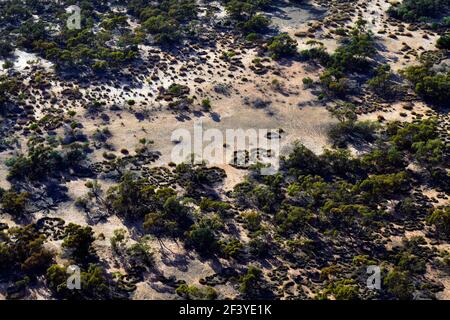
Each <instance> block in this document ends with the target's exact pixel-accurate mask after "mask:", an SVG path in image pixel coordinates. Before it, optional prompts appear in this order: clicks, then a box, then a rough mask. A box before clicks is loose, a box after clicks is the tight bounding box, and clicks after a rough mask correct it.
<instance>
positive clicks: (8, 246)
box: [0, 225, 53, 276]
mask: <svg viewBox="0 0 450 320" xmlns="http://www.w3.org/2000/svg"><path fill="white" fill-rule="evenodd" d="M44 241H45V236H44V235H42V234H39V233H38V232H37V230H36V228H35V226H34V225H28V226H26V227H17V228H11V229H8V230H6V231H3V232H0V274H1V275H2V276H12V275H13V274H16V273H25V274H28V275H35V274H40V273H42V271H45V269H46V268H47V266H48V265H49V264H50V263H51V261H52V259H53V254H52V253H51V252H50V251H48V250H47V249H45V248H44V246H43V245H44Z"/></svg>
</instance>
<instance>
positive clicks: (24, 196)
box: [1, 191, 30, 218]
mask: <svg viewBox="0 0 450 320" xmlns="http://www.w3.org/2000/svg"><path fill="white" fill-rule="evenodd" d="M29 198H30V194H29V193H28V192H21V193H17V192H14V191H6V192H4V193H3V195H2V197H1V204H2V208H3V211H5V212H6V213H9V214H10V215H11V216H13V217H15V218H20V217H22V216H24V215H25V213H26V209H27V205H28V201H29Z"/></svg>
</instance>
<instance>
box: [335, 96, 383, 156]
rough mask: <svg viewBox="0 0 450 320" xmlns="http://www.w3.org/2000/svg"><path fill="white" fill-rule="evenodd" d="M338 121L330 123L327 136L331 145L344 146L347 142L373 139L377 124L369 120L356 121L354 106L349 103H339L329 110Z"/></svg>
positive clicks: (357, 142) (356, 142)
mask: <svg viewBox="0 0 450 320" xmlns="http://www.w3.org/2000/svg"><path fill="white" fill-rule="evenodd" d="M330 111H331V113H332V115H333V116H335V117H336V118H337V119H338V120H339V122H338V123H337V124H335V125H332V126H331V128H330V129H329V132H328V136H329V138H330V140H331V141H332V142H333V145H334V146H336V147H339V148H344V147H346V146H347V145H348V144H359V143H361V142H372V141H374V136H375V130H376V127H377V125H376V124H375V123H373V122H370V121H356V120H357V115H356V106H355V105H353V104H350V103H344V104H339V105H337V106H336V107H335V108H333V109H331V110H330Z"/></svg>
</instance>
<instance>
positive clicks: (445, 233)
mask: <svg viewBox="0 0 450 320" xmlns="http://www.w3.org/2000/svg"><path fill="white" fill-rule="evenodd" d="M427 221H428V223H430V224H433V225H434V226H435V228H436V231H437V232H438V234H439V235H440V236H441V237H443V238H447V239H448V238H450V207H448V206H447V207H443V208H438V209H436V210H434V211H433V212H432V213H431V214H430V216H429V217H428V219H427Z"/></svg>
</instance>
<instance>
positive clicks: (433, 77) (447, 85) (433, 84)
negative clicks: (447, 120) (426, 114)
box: [401, 64, 450, 105]
mask: <svg viewBox="0 0 450 320" xmlns="http://www.w3.org/2000/svg"><path fill="white" fill-rule="evenodd" d="M401 74H402V75H403V76H404V77H405V78H406V79H407V80H408V81H410V82H411V83H412V84H413V86H414V91H415V92H416V93H417V94H419V95H420V96H422V97H423V98H424V99H425V100H428V101H430V102H431V103H434V104H437V105H445V104H447V103H448V101H449V100H450V71H447V72H446V73H438V72H436V71H434V70H433V69H432V68H431V66H430V65H428V64H422V65H416V66H411V67H408V68H406V69H404V70H402V71H401Z"/></svg>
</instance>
